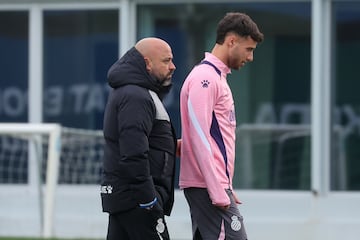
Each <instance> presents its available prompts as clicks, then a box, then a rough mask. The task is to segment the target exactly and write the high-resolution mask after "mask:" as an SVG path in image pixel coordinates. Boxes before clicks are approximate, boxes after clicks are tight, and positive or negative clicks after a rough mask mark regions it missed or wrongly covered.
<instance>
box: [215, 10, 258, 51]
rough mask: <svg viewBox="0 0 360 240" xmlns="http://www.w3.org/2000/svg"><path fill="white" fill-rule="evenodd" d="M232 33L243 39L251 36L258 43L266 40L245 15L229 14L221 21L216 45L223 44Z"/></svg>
mask: <svg viewBox="0 0 360 240" xmlns="http://www.w3.org/2000/svg"><path fill="white" fill-rule="evenodd" d="M230 32H232V33H235V34H238V35H239V36H241V37H247V36H250V37H251V38H252V39H253V40H254V41H256V42H257V43H260V42H262V41H263V40H264V35H263V34H262V33H261V32H260V30H259V28H258V26H257V25H256V23H255V22H254V21H253V20H252V19H251V18H250V17H249V16H248V15H246V14H245V13H239V12H229V13H227V14H226V15H225V16H224V18H223V19H221V20H220V22H219V23H218V26H217V30H216V43H218V44H223V43H224V40H225V37H226V35H227V34H228V33H230Z"/></svg>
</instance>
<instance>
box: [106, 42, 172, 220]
mask: <svg viewBox="0 0 360 240" xmlns="http://www.w3.org/2000/svg"><path fill="white" fill-rule="evenodd" d="M108 83H109V85H110V86H111V88H112V90H111V91H110V94H109V98H108V102H107V105H106V108H105V114H104V123H103V124H104V125H103V132H104V138H105V149H104V160H103V172H102V180H101V199H102V207H103V211H104V212H109V213H116V212H121V211H126V210H129V209H132V208H135V207H139V205H140V204H144V203H149V202H151V201H153V200H154V198H155V197H157V199H158V202H159V203H158V204H159V206H160V207H162V208H163V211H164V214H166V215H170V212H171V209H172V206H173V202H174V172H175V158H176V157H175V151H176V136H175V132H174V129H173V127H172V125H171V122H170V119H169V116H168V114H167V112H166V110H165V108H164V106H163V104H162V102H161V96H163V95H164V94H165V93H167V91H168V89H166V88H165V87H163V86H161V84H160V83H159V82H158V81H157V80H156V79H155V78H153V77H152V76H151V75H149V73H148V72H147V70H146V64H145V61H144V58H143V56H142V55H141V54H140V53H139V52H138V51H137V50H136V49H135V48H134V47H133V48H131V49H130V50H129V51H128V52H127V53H126V54H125V55H124V56H123V57H122V58H121V59H119V60H118V61H117V62H115V63H114V64H113V65H112V66H111V68H110V69H109V71H108Z"/></svg>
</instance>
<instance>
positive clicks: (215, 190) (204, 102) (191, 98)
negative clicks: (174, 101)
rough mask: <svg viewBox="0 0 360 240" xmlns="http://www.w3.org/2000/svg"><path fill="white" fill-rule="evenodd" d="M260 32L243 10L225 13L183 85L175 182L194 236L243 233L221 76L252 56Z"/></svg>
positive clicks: (231, 116)
mask: <svg viewBox="0 0 360 240" xmlns="http://www.w3.org/2000/svg"><path fill="white" fill-rule="evenodd" d="M263 38H264V36H263V34H262V33H261V32H260V31H259V29H258V27H257V25H256V23H254V22H253V20H252V19H251V18H250V17H249V16H248V15H246V14H243V13H227V14H226V15H225V17H224V18H223V19H222V20H221V21H220V22H219V24H218V27H217V36H216V44H215V46H214V48H213V49H212V51H211V53H205V58H204V59H203V61H202V62H201V63H200V64H198V65H196V66H195V67H194V68H193V70H192V71H191V72H190V74H189V75H188V77H187V78H186V80H185V82H184V85H183V86H182V89H181V93H180V110H181V124H182V146H181V161H180V181H179V184H180V188H181V189H183V190H184V194H185V197H186V200H187V202H188V204H189V206H190V212H191V220H192V228H193V239H194V240H195V239H196V240H198V239H209V240H210V239H211V240H212V239H226V240H231V239H240V240H245V239H247V235H246V231H245V228H244V224H243V217H242V216H241V214H240V212H239V209H238V207H237V204H239V203H240V201H239V200H238V198H237V197H236V196H235V194H234V192H233V187H232V178H233V175H234V165H235V164H234V161H235V129H236V120H235V109H234V100H233V97H232V93H231V90H230V88H229V85H228V83H227V80H226V76H227V74H229V73H231V69H236V70H238V69H240V68H241V67H243V66H244V65H245V63H247V62H251V61H253V52H254V50H255V48H256V46H257V44H258V43H260V42H262V41H263Z"/></svg>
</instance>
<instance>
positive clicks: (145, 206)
mask: <svg viewBox="0 0 360 240" xmlns="http://www.w3.org/2000/svg"><path fill="white" fill-rule="evenodd" d="M156 202H157V197H155V198H154V200H152V201H151V202H148V203H140V204H139V206H140V208H151V207H152V206H154V205H155V203H156Z"/></svg>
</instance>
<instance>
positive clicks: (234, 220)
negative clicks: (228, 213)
mask: <svg viewBox="0 0 360 240" xmlns="http://www.w3.org/2000/svg"><path fill="white" fill-rule="evenodd" d="M231 220H232V221H231V229H232V230H234V231H236V232H237V231H239V230H240V229H241V222H240V221H239V219H238V217H237V216H235V215H234V216H232V217H231Z"/></svg>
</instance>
